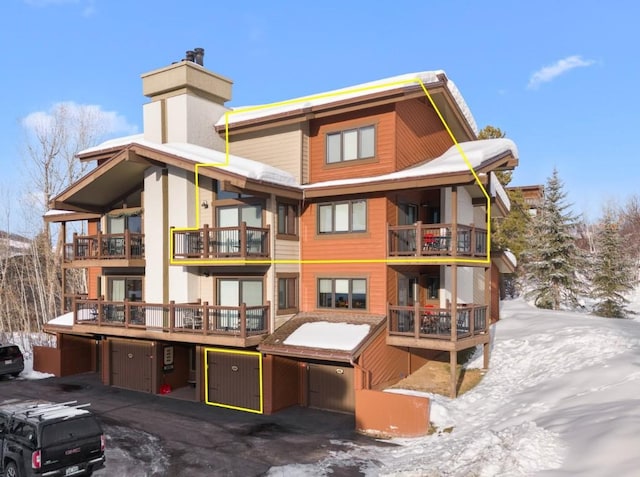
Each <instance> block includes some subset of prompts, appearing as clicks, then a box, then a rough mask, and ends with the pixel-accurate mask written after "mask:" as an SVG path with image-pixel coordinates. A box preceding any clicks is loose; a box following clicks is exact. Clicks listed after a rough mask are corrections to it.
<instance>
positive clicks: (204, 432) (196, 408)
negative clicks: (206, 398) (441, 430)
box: [0, 374, 387, 477]
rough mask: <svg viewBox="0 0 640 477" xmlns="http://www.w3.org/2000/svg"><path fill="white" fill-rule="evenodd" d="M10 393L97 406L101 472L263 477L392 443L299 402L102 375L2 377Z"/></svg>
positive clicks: (345, 470) (349, 469) (352, 468)
mask: <svg viewBox="0 0 640 477" xmlns="http://www.w3.org/2000/svg"><path fill="white" fill-rule="evenodd" d="M10 398H19V399H48V400H52V401H58V402H61V401H76V400H77V401H78V402H80V403H84V402H89V403H91V407H90V409H92V410H93V412H95V413H96V414H98V415H99V416H100V418H101V420H102V422H103V424H104V427H105V433H106V435H107V466H106V468H105V469H104V470H102V471H99V472H97V473H96V474H95V475H96V476H98V475H100V476H112V475H121V476H130V477H136V476H140V477H142V476H172V477H173V476H190V477H191V476H209V475H211V476H217V475H224V476H243V477H245V476H259V475H264V474H266V473H267V472H268V471H269V469H270V468H272V467H274V466H282V465H286V464H296V463H297V464H309V463H316V462H319V461H322V460H323V458H324V457H326V456H328V455H329V454H330V453H331V452H334V451H345V450H348V449H349V448H351V447H352V446H353V445H354V444H356V445H358V444H362V445H387V444H385V443H381V442H379V441H375V440H373V439H370V438H367V437H364V436H361V435H359V434H357V433H356V432H354V430H353V429H354V417H353V415H348V414H338V413H331V412H324V411H318V410H314V409H306V408H300V407H293V408H289V409H286V410H284V411H281V412H279V413H276V414H274V415H272V416H263V415H256V414H249V413H244V412H239V411H232V410H227V409H223V408H217V407H213V406H208V405H206V404H202V403H194V402H188V401H182V400H178V399H173V398H170V397H166V396H156V395H150V394H145V393H139V392H135V391H128V390H124V389H118V388H113V387H108V386H103V385H102V384H101V383H100V380H99V378H98V376H97V375H96V374H82V375H76V376H69V377H66V378H48V379H42V380H22V379H7V378H5V379H1V380H0V400H4V399H10ZM375 467H376V463H375V462H360V463H358V462H352V463H351V464H349V465H348V466H345V467H339V468H335V467H334V468H327V469H326V470H327V472H328V473H329V474H330V475H332V476H334V477H339V476H355V475H364V474H363V471H362V469H364V468H367V469H369V471H370V470H371V469H372V468H375Z"/></svg>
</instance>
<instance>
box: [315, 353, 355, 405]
mask: <svg viewBox="0 0 640 477" xmlns="http://www.w3.org/2000/svg"><path fill="white" fill-rule="evenodd" d="M307 374H308V384H309V387H308V388H307V389H308V405H309V407H313V408H316V409H327V410H330V411H340V412H354V411H355V407H356V403H355V391H354V386H353V379H354V377H353V368H351V367H349V366H345V365H334V364H311V363H309V364H307Z"/></svg>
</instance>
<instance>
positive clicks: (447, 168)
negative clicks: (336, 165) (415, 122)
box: [302, 138, 518, 189]
mask: <svg viewBox="0 0 640 477" xmlns="http://www.w3.org/2000/svg"><path fill="white" fill-rule="evenodd" d="M458 145H459V146H460V147H461V148H462V150H463V151H464V154H465V156H466V158H467V160H468V161H469V163H470V164H471V167H473V168H474V169H475V168H477V167H479V166H480V165H481V164H482V163H483V162H485V161H487V160H489V159H491V158H493V157H496V156H499V155H500V154H503V153H505V152H511V154H512V155H513V156H514V157H515V158H517V157H518V148H517V147H516V145H515V143H514V142H513V141H512V140H511V139H505V138H500V139H482V140H477V141H468V142H461V143H458ZM467 170H469V166H468V165H467V163H466V162H465V160H464V159H463V157H462V154H461V153H460V150H459V149H458V147H457V146H456V145H453V146H451V147H450V148H449V149H448V150H447V151H446V152H445V153H444V154H442V155H441V156H439V157H437V158H435V159H433V160H431V161H429V162H427V163H424V164H421V165H418V166H415V167H410V168H408V169H403V170H401V171H396V172H391V173H389V174H382V175H379V176H370V177H361V178H357V179H338V180H333V181H325V182H316V183H314V184H309V185H305V186H302V187H303V188H305V189H315V188H321V187H328V186H340V185H350V184H365V183H367V182H382V181H391V180H397V179H409V178H415V177H423V176H429V175H436V174H445V173H454V172H462V171H467Z"/></svg>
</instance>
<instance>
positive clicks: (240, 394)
mask: <svg viewBox="0 0 640 477" xmlns="http://www.w3.org/2000/svg"><path fill="white" fill-rule="evenodd" d="M260 359H261V357H260V356H257V355H255V356H254V355H245V354H235V353H224V352H217V351H212V350H208V351H207V366H208V372H209V376H208V389H207V402H208V403H209V404H213V405H222V406H231V407H236V408H241V409H251V410H254V411H260V410H261V409H262V406H261V402H260V398H261V396H260Z"/></svg>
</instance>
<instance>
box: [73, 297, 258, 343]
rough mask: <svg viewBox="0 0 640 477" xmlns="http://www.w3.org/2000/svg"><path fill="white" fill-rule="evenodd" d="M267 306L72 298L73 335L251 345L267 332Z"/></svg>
mask: <svg viewBox="0 0 640 477" xmlns="http://www.w3.org/2000/svg"><path fill="white" fill-rule="evenodd" d="M269 309H270V305H269V302H267V303H266V304H264V305H260V306H247V305H245V304H241V305H240V306H213V305H208V304H207V303H206V302H205V303H202V304H199V303H174V302H170V303H168V304H154V303H144V302H134V301H125V302H122V301H105V300H88V299H76V300H75V301H74V304H73V312H74V320H73V326H74V331H82V332H88V333H97V334H105V335H112V336H126V337H138V338H152V339H163V340H169V341H182V342H191V343H201V344H211V345H228V346H241V347H247V346H255V345H257V344H258V343H260V342H261V341H262V339H263V338H264V337H265V336H266V335H267V334H269Z"/></svg>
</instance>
